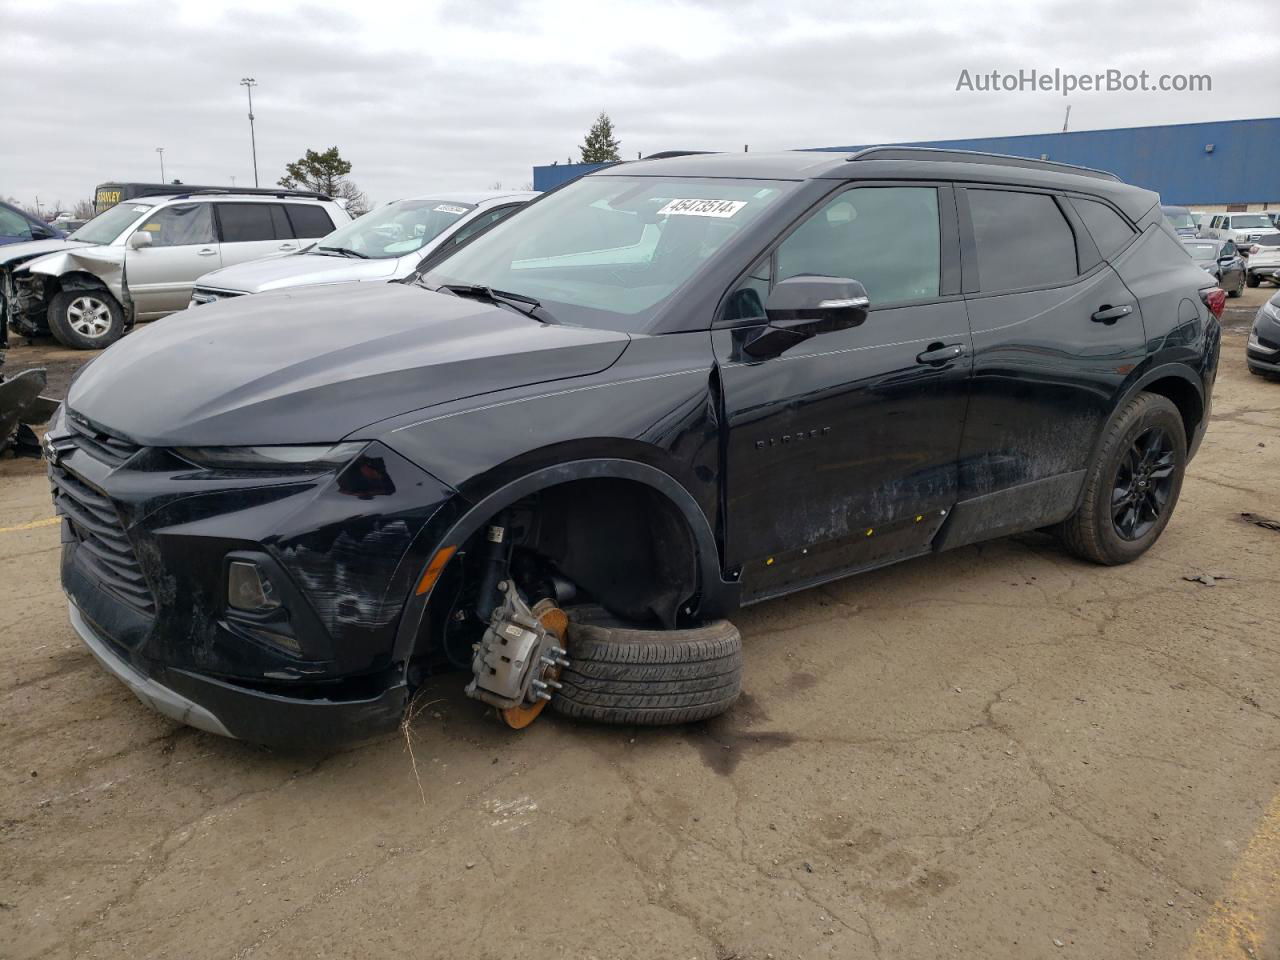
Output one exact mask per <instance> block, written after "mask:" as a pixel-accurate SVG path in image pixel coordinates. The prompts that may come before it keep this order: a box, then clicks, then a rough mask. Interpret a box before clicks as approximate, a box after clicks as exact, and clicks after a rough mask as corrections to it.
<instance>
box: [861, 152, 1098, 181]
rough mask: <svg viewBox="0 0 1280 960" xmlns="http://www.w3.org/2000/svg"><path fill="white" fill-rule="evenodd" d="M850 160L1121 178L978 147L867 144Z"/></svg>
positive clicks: (1078, 167) (1067, 164) (1088, 169)
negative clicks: (981, 166)
mask: <svg viewBox="0 0 1280 960" xmlns="http://www.w3.org/2000/svg"><path fill="white" fill-rule="evenodd" d="M846 159H848V160H950V161H952V162H953V163H986V164H990V165H991V166H993V167H1023V168H1026V169H1029V170H1050V171H1056V172H1058V173H1073V174H1076V175H1078V176H1082V177H1093V178H1095V179H1098V180H1115V181H1119V180H1120V178H1119V177H1117V176H1116V175H1115V174H1114V173H1110V172H1108V171H1106V170H1097V169H1095V168H1093V167H1081V166H1078V165H1077V164H1074V163H1059V162H1058V161H1056V160H1034V159H1032V158H1031V157H1014V156H1010V155H1009V154H1007V153H980V152H978V151H976V150H946V149H943V148H941V147H867V148H866V149H865V150H859V151H858V152H857V153H855V154H852V155H851V156H849V157H847V158H846Z"/></svg>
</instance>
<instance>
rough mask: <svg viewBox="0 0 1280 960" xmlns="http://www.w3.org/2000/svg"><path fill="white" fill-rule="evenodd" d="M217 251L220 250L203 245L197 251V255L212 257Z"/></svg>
mask: <svg viewBox="0 0 1280 960" xmlns="http://www.w3.org/2000/svg"><path fill="white" fill-rule="evenodd" d="M217 252H218V251H217V250H215V249H213V247H202V248H201V249H199V250H197V251H196V256H200V257H212V256H213V255H214V254H215V253H217Z"/></svg>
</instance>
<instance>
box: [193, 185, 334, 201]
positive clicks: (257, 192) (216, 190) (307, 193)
mask: <svg viewBox="0 0 1280 960" xmlns="http://www.w3.org/2000/svg"><path fill="white" fill-rule="evenodd" d="M210 194H213V195H219V194H221V195H222V196H226V195H228V194H230V195H232V196H249V197H276V198H277V199H281V200H283V199H285V198H286V197H292V198H295V199H297V198H299V197H302V198H305V199H308V200H332V199H333V197H331V196H329V194H327V193H317V192H316V191H314V190H284V189H280V190H272V189H268V188H263V187H245V188H239V187H200V188H198V189H196V190H185V191H183V192H181V193H175V194H174V195H173V196H174V199H176V200H185V199H187V198H188V197H204V196H209V195H210Z"/></svg>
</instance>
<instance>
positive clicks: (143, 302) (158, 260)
mask: <svg viewBox="0 0 1280 960" xmlns="http://www.w3.org/2000/svg"><path fill="white" fill-rule="evenodd" d="M137 231H145V232H146V233H149V234H150V235H151V246H149V247H140V248H137V249H133V248H130V247H126V248H125V282H126V283H127V284H128V287H129V296H130V297H131V298H132V299H133V308H134V311H135V315H136V316H137V318H138V319H139V320H154V319H156V318H158V317H163V316H164V315H165V314H168V313H172V312H173V311H175V310H181V309H183V308H184V307H186V305H187V303H188V302H189V301H190V299H191V288H192V287H193V286H194V285H195V280H196V278H197V277H199V276H201V275H203V274H206V273H208V272H209V271H210V270H217V269H218V267H220V266H221V265H222V259H221V255H220V253H219V248H218V243H217V242H216V241H215V239H214V232H213V215H212V211H211V209H210V204H209V203H207V202H195V203H172V204H169V205H168V206H165V207H159V208H156V209H155V210H153V211H152V213H151V215H150V216H149V217H147V219H146V220H144V221H143V222H142V223H141V224H139V225H138V227H137ZM137 231H135V232H137Z"/></svg>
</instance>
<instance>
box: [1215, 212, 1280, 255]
mask: <svg viewBox="0 0 1280 960" xmlns="http://www.w3.org/2000/svg"><path fill="white" fill-rule="evenodd" d="M1277 233H1280V229H1278V228H1277V227H1276V225H1275V224H1274V223H1272V222H1271V218H1270V217H1269V216H1267V215H1266V214H1265V213H1215V214H1214V215H1213V218H1212V219H1211V220H1210V221H1209V226H1208V228H1206V229H1204V230H1201V231H1200V235H1201V236H1205V237H1217V238H1218V239H1219V240H1232V241H1234V242H1235V244H1236V246H1238V247H1240V248H1241V249H1242V250H1247V249H1248V247H1249V244H1251V243H1255V242H1257V241H1258V240H1260V239H1262V238H1263V237H1267V236H1272V235H1274V234H1277Z"/></svg>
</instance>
